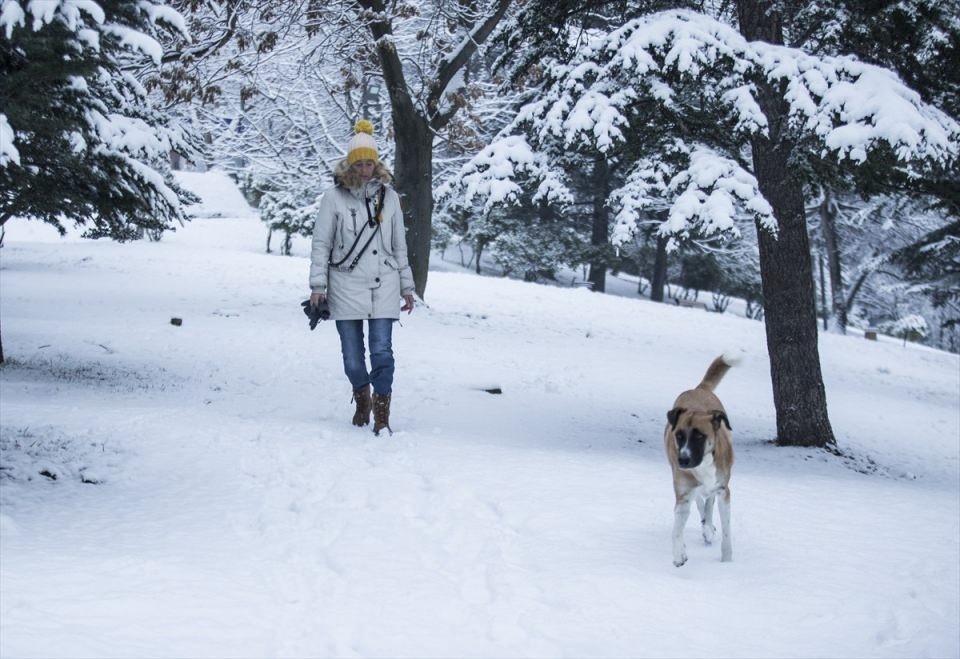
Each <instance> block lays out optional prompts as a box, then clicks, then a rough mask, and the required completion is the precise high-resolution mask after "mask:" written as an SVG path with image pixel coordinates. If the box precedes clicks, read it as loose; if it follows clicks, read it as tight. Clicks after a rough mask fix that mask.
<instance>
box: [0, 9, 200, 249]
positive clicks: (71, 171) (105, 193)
mask: <svg viewBox="0 0 960 659" xmlns="http://www.w3.org/2000/svg"><path fill="white" fill-rule="evenodd" d="M182 28H183V23H182V19H181V17H180V15H179V14H177V13H176V12H175V11H172V10H171V9H170V8H169V7H166V6H164V4H163V2H161V1H159V0H138V1H137V2H127V1H124V0H99V2H92V1H84V2H80V1H78V0H55V1H51V2H30V3H27V2H20V1H19V0H5V1H4V3H3V8H2V13H0V142H2V145H3V146H2V149H0V225H3V224H4V223H6V222H7V221H9V220H10V219H11V218H13V217H22V218H34V219H39V220H42V221H44V222H47V223H49V224H52V225H53V226H55V227H56V228H57V229H58V230H59V231H61V232H63V231H65V227H64V226H63V222H65V221H67V222H74V223H76V224H77V225H79V226H83V227H85V228H86V233H85V235H87V236H90V237H109V238H113V239H116V240H130V239H135V238H139V237H141V236H143V235H144V232H147V233H148V234H150V235H152V236H158V235H159V234H160V233H161V232H163V231H164V230H166V229H170V228H173V226H174V225H175V224H178V223H182V222H183V221H184V220H185V219H186V218H185V214H184V210H183V207H182V202H184V201H186V200H187V199H189V195H187V193H185V192H183V191H182V190H180V189H179V188H177V186H176V185H175V184H173V183H172V181H171V180H169V179H168V178H165V176H164V172H165V164H166V160H167V157H168V154H169V152H170V151H171V150H175V151H178V152H180V153H183V154H191V153H193V152H194V148H193V145H192V141H191V136H190V135H189V134H188V132H187V131H186V130H185V129H184V128H182V127H181V126H179V125H177V124H176V123H174V122H171V121H169V120H168V117H167V116H166V114H165V113H164V112H163V111H162V109H159V108H156V107H154V106H153V105H151V103H150V102H149V101H148V98H147V93H146V90H145V89H144V87H143V85H142V84H141V82H140V80H139V78H138V75H139V74H141V73H142V71H143V68H144V67H151V66H152V67H155V66H157V65H159V63H160V58H161V55H162V50H161V47H160V45H159V43H158V42H157V40H156V38H155V37H156V36H157V35H158V33H160V32H161V31H170V30H174V31H177V30H181V29H182Z"/></svg>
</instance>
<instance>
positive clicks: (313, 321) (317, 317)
mask: <svg viewBox="0 0 960 659" xmlns="http://www.w3.org/2000/svg"><path fill="white" fill-rule="evenodd" d="M300 306H301V307H303V314H304V315H305V316H306V317H307V318H309V319H310V329H316V328H317V323H319V322H320V321H321V320H330V305H329V304H327V301H326V300H324V301H323V302H318V303H317V304H316V305H312V304H310V300H304V301H303V302H301V303H300Z"/></svg>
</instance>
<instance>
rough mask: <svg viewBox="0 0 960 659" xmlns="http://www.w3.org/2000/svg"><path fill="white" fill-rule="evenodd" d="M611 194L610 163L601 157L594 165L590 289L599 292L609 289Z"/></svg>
mask: <svg viewBox="0 0 960 659" xmlns="http://www.w3.org/2000/svg"><path fill="white" fill-rule="evenodd" d="M609 194H610V165H609V163H608V162H607V159H606V158H599V159H597V161H596V162H595V163H594V165H593V212H592V213H591V221H592V228H591V232H590V246H591V247H592V248H593V249H592V250H591V252H592V254H593V259H592V260H591V261H590V283H591V284H592V285H591V287H590V289H591V290H593V291H596V292H597V293H605V292H606V290H607V257H606V252H607V245H608V244H609V242H610V209H609V208H608V207H607V197H608V196H609Z"/></svg>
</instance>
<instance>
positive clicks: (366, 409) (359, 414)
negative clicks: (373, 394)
mask: <svg viewBox="0 0 960 659" xmlns="http://www.w3.org/2000/svg"><path fill="white" fill-rule="evenodd" d="M350 402H352V403H356V404H357V411H356V412H354V413H353V425H355V426H365V425H367V424H368V423H370V408H371V403H370V385H369V384H368V385H367V386H366V387H361V388H359V389H354V390H353V398H352V399H351V401H350Z"/></svg>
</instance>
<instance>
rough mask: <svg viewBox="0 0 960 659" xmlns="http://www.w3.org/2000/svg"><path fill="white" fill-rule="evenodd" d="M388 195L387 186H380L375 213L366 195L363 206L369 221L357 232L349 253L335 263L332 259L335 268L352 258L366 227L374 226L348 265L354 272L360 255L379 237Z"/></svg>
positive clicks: (331, 262) (349, 269)
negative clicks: (372, 211) (384, 202)
mask: <svg viewBox="0 0 960 659" xmlns="http://www.w3.org/2000/svg"><path fill="white" fill-rule="evenodd" d="M386 196H387V186H385V185H381V186H380V194H379V198H378V199H377V204H376V206H375V207H374V211H375V212H374V213H371V212H370V200H369V199H367V198H366V197H364V200H363V206H364V208H366V210H367V221H366V223H365V224H364V225H363V227H361V228H360V232H359V233H358V234H357V238H356V240H354V241H353V244H352V245H350V249H349V250H347V255H346V256H344V257H343V258H342V259H340V260H339V261H337V262H336V263H334V262H333V261H330V265H331V266H333V267H334V268H339V267H340V266H342V265H343V264H344V263H346V262H347V259H349V258H350V255H351V254H353V251H354V250H355V249H356V248H357V245H358V244H359V243H360V239H361V238H362V237H363V230H364V229H365V228H367V227H368V226H369V227H373V233H371V234H370V237H369V238H367V242H365V243H364V244H363V247H361V248H360V251H359V252H358V253H357V255H356V256H354V257H353V261H351V262H350V265H348V266H347V268H346V269H347V272H353V269H354V268H356V267H357V264H358V263H359V262H360V257H361V256H363V254H364V252H366V251H367V248H368V247H370V243H372V242H373V239H374V238H376V237H377V232H378V231H380V225H381V224H383V200H384V198H385V197H386Z"/></svg>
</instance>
